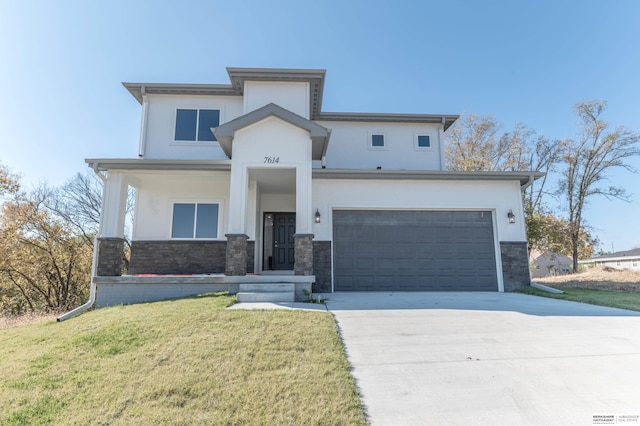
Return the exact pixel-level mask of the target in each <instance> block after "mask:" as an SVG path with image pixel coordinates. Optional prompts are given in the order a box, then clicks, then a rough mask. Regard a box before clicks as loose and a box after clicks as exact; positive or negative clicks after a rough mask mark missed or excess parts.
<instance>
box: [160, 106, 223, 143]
mask: <svg viewBox="0 0 640 426" xmlns="http://www.w3.org/2000/svg"><path fill="white" fill-rule="evenodd" d="M179 109H195V110H196V111H198V114H197V118H196V139H197V138H198V124H199V123H200V110H202V109H209V110H218V111H219V114H220V119H219V121H218V126H220V125H221V124H222V123H224V121H223V116H224V109H223V108H222V107H218V106H209V105H204V106H193V105H178V106H176V107H175V108H174V109H173V125H172V126H171V131H172V135H171V143H170V144H169V145H173V146H202V147H212V146H220V143H218V141H198V140H195V141H179V140H176V124H177V121H178V110H179Z"/></svg>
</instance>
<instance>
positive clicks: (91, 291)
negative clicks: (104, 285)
mask: <svg viewBox="0 0 640 426" xmlns="http://www.w3.org/2000/svg"><path fill="white" fill-rule="evenodd" d="M91 168H92V169H93V171H94V172H95V173H96V174H97V175H98V177H99V178H100V180H101V181H102V183H103V186H102V199H103V200H104V194H105V188H106V186H107V185H106V183H107V182H106V181H107V179H106V178H105V177H104V176H103V175H102V173H100V172H99V171H98V164H96V163H93V164H91ZM100 225H102V220H100ZM101 227H102V226H99V227H98V233H97V234H96V236H95V237H93V259H92V261H91V284H90V287H89V300H88V301H87V303H85V304H84V305H80V306H78V307H77V308H75V309H73V310H71V311H69V312H67V313H66V314H62V315H60V316H59V317H58V318H56V319H57V321H58V322H62V321H64V320H68V319H69V318H71V317H73V316H76V315H78V314H80V313H82V312H84V311H86V310H88V309H90V308H91V307H92V306H93V304H94V303H95V302H96V283H95V281H94V278H95V276H96V269H97V266H96V265H97V264H98V235H100V228H101Z"/></svg>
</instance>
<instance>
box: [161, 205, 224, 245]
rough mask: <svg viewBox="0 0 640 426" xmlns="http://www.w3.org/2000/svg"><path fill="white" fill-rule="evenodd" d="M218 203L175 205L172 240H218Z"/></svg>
mask: <svg viewBox="0 0 640 426" xmlns="http://www.w3.org/2000/svg"><path fill="white" fill-rule="evenodd" d="M219 208H220V205H219V204H217V203H175V204H174V205H173V219H172V223H171V238H218V211H219Z"/></svg>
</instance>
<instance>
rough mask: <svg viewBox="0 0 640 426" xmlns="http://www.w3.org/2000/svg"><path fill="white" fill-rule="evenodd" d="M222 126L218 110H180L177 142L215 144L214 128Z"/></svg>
mask: <svg viewBox="0 0 640 426" xmlns="http://www.w3.org/2000/svg"><path fill="white" fill-rule="evenodd" d="M219 125H220V110H218V109H179V110H177V112H176V133H175V140H177V141H205V142H215V141H217V139H216V137H215V136H214V135H213V132H212V131H211V128H212V127H218V126H219Z"/></svg>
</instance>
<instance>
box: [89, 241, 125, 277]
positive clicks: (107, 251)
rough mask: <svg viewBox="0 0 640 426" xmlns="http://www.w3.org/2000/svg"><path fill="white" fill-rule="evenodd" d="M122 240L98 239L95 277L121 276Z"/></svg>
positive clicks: (122, 261)
mask: <svg viewBox="0 0 640 426" xmlns="http://www.w3.org/2000/svg"><path fill="white" fill-rule="evenodd" d="M123 264H124V239H122V238H98V264H97V265H96V275H98V276H107V277H114V276H120V275H122V266H123Z"/></svg>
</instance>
